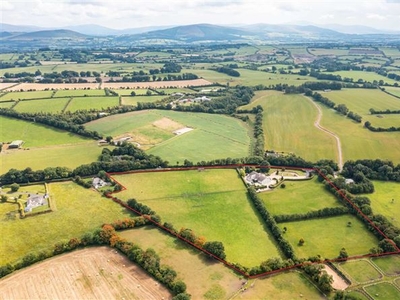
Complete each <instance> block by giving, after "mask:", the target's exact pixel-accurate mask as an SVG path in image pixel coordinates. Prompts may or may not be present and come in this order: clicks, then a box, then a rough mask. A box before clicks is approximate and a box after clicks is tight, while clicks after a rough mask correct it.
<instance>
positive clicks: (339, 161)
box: [306, 97, 343, 171]
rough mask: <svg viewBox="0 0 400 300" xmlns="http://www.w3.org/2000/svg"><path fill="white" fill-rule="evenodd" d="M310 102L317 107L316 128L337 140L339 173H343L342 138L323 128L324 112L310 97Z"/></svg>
mask: <svg viewBox="0 0 400 300" xmlns="http://www.w3.org/2000/svg"><path fill="white" fill-rule="evenodd" d="M306 98H307V99H308V100H309V101H311V103H312V104H313V105H314V106H315V108H316V109H317V110H318V116H317V119H316V120H315V122H314V126H315V127H317V128H318V129H319V130H321V131H323V132H325V133H327V134H329V135H331V136H333V137H334V138H335V140H336V145H337V149H338V166H339V171H342V169H343V155H342V144H341V143H340V138H339V137H338V136H337V135H336V134H335V133H333V132H332V131H330V130H328V129H326V128H325V127H322V126H321V124H320V122H321V118H322V110H321V108H320V107H319V106H318V105H317V104H316V103H315V102H314V101H313V100H312V99H310V98H309V97H306Z"/></svg>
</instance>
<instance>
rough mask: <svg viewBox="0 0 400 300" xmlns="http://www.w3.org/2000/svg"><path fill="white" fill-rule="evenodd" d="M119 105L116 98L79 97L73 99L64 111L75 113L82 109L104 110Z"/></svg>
mask: <svg viewBox="0 0 400 300" xmlns="http://www.w3.org/2000/svg"><path fill="white" fill-rule="evenodd" d="M118 105H119V98H118V97H79V98H73V99H72V101H71V102H70V103H69V105H68V107H67V109H66V111H71V112H74V111H77V110H84V109H87V110H89V109H100V110H101V109H105V108H107V107H113V106H118Z"/></svg>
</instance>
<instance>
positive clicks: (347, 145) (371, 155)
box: [318, 104, 400, 164]
mask: <svg viewBox="0 0 400 300" xmlns="http://www.w3.org/2000/svg"><path fill="white" fill-rule="evenodd" d="M318 105H319V104H318ZM319 106H320V107H321V110H322V112H323V117H322V120H321V125H322V126H323V127H325V128H327V129H329V130H330V131H332V132H334V133H335V134H337V135H338V136H339V138H340V141H341V144H342V151H343V160H344V161H346V160H357V159H378V158H379V159H388V160H391V161H393V162H394V163H395V164H397V163H400V132H371V131H369V130H368V129H366V128H364V125H363V124H358V123H355V122H353V121H351V120H350V119H348V118H345V117H343V116H341V115H339V114H338V113H337V112H336V111H335V110H333V109H328V108H326V107H325V106H323V105H319Z"/></svg>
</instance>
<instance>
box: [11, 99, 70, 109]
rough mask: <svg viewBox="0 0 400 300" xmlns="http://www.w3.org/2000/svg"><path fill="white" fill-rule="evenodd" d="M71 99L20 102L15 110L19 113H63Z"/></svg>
mask: <svg viewBox="0 0 400 300" xmlns="http://www.w3.org/2000/svg"><path fill="white" fill-rule="evenodd" d="M68 100H69V98H57V99H41V100H24V101H19V102H18V104H17V105H16V106H15V107H14V109H15V110H16V111H18V112H29V113H35V112H44V113H61V112H62V110H63V109H64V107H65V105H67V103H68Z"/></svg>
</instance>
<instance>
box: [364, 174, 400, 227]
mask: <svg viewBox="0 0 400 300" xmlns="http://www.w3.org/2000/svg"><path fill="white" fill-rule="evenodd" d="M373 183H374V187H375V192H374V193H373V194H372V195H368V197H369V198H370V199H371V207H372V210H373V211H374V213H375V214H381V215H384V216H385V217H387V218H388V219H389V220H390V222H392V223H393V224H394V225H395V226H397V227H400V216H399V212H400V198H399V195H400V183H396V182H386V181H374V182H373ZM392 200H394V201H392Z"/></svg>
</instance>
